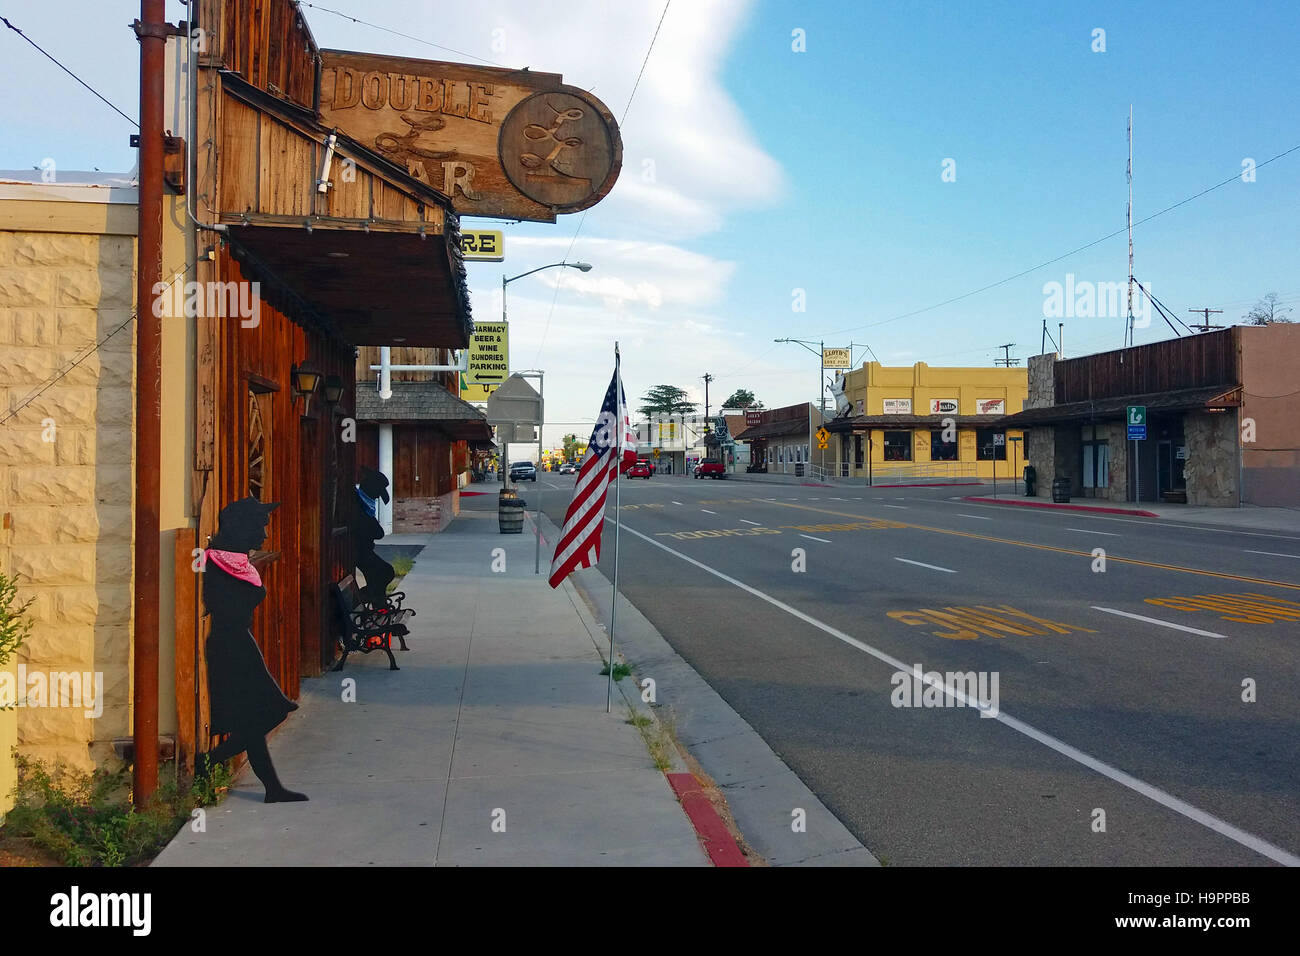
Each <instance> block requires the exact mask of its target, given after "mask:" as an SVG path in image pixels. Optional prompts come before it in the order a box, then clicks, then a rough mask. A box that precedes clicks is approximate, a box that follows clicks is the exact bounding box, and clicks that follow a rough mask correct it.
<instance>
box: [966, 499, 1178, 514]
mask: <svg viewBox="0 0 1300 956" xmlns="http://www.w3.org/2000/svg"><path fill="white" fill-rule="evenodd" d="M962 501H973V502H975V503H976V504H982V505H1009V506H1011V507H1013V508H1053V509H1055V510H1057V511H1094V512H1099V513H1101V514H1108V515H1136V516H1137V517H1139V518H1159V517H1160V515H1158V514H1156V513H1155V512H1154V511H1139V510H1137V509H1136V508H1103V507H1100V506H1097V505H1062V504H1056V503H1055V502H1050V501H1013V500H1007V499H1004V498H982V497H978V496H975V495H967V496H966V497H964V498H962Z"/></svg>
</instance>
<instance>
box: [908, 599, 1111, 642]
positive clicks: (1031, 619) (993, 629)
mask: <svg viewBox="0 0 1300 956" xmlns="http://www.w3.org/2000/svg"><path fill="white" fill-rule="evenodd" d="M886 616H887V617H890V618H892V619H893V620H895V621H901V622H902V623H904V624H907V625H908V626H910V627H918V626H920V625H923V624H941V625H946V626H948V627H951V628H952V630H951V631H931V632H930V633H931V634H933V635H934V636H935V637H944V638H947V639H948V640H950V641H973V640H975V639H977V638H978V637H979V636H980V635H981V634H983V635H984V636H986V637H998V638H1001V637H1005V636H1006V635H1008V634H1016V635H1019V636H1021V637H1028V636H1030V635H1039V636H1041V635H1044V634H1052V633H1055V634H1070V633H1072V632H1074V631H1079V632H1081V633H1084V634H1096V633H1097V632H1096V631H1095V630H1093V629H1092V628H1090V627H1080V626H1079V625H1077V624H1062V623H1061V622H1060V621H1052V620H1049V619H1047V618H1045V617H1036V616H1035V615H1033V614H1026V613H1025V612H1024V611H1020V610H1017V609H1016V608H1014V607H1011V606H1010V605H1008V604H1002V605H999V606H997V607H990V606H989V605H987V604H977V605H975V606H973V607H945V608H943V609H942V610H938V609H935V608H929V607H922V608H917V609H916V610H915V611H889V612H888V613H887V615H886Z"/></svg>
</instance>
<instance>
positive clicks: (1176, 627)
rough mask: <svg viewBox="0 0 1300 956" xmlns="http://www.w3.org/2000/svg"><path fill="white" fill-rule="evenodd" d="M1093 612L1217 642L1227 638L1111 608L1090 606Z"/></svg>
mask: <svg viewBox="0 0 1300 956" xmlns="http://www.w3.org/2000/svg"><path fill="white" fill-rule="evenodd" d="M1092 609H1093V610H1094V611H1105V612H1106V613H1107V614H1118V615H1119V616H1120V617H1131V618H1132V619H1133V620H1135V621H1146V623H1148V624H1158V625H1160V626H1161V627H1167V628H1171V629H1172V630H1175V631H1186V632H1187V633H1188V634H1200V635H1201V636H1202V637H1217V638H1218V639H1219V640H1224V639H1226V638H1227V636H1228V635H1227V634H1215V633H1214V632H1213V631H1202V630H1201V629H1200V628H1198V627H1188V626H1187V625H1185V624H1175V623H1173V622H1172V621H1162V620H1160V619H1159V618H1157V617H1143V616H1142V615H1141V614H1130V613H1129V612H1128V611H1118V610H1116V609H1115V608H1113V607H1098V606H1097V605H1095V604H1094V605H1092Z"/></svg>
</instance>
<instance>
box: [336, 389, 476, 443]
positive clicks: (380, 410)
mask: <svg viewBox="0 0 1300 956" xmlns="http://www.w3.org/2000/svg"><path fill="white" fill-rule="evenodd" d="M392 389H393V394H392V396H391V397H390V398H388V399H384V398H382V397H380V394H379V391H378V390H377V389H375V388H371V387H369V386H366V385H362V386H359V387H358V388H357V421H359V422H384V423H389V424H412V425H432V426H434V427H436V428H437V429H438V430H439V431H441V432H442V433H443V434H445V435H446V436H447V437H448V438H451V439H453V440H456V441H460V440H464V441H478V442H486V443H489V444H490V443H491V441H492V427H491V426H490V425H489V424H488V421H487V416H486V415H485V414H484V413H483V412H482V411H481V410H480V409H478V408H475V407H474V406H473V405H471V404H469V403H468V402H465V401H462V400H461V399H459V398H457V397H456V396H455V395H453V394H451V392H449V391H447V389H445V388H443V387H442V385H441V384H440V383H438V382H393V384H392Z"/></svg>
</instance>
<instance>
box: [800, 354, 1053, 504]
mask: <svg viewBox="0 0 1300 956" xmlns="http://www.w3.org/2000/svg"><path fill="white" fill-rule="evenodd" d="M1028 392H1029V374H1028V371H1027V370H1026V369H1023V368H931V367H930V366H928V365H926V364H925V363H924V362H917V363H916V364H915V365H913V366H899V367H886V366H883V365H881V364H880V363H879V362H867V363H864V364H863V366H862V367H861V368H858V369H854V370H853V371H851V372H849V373H848V374H847V375H846V376H845V380H844V399H845V400H847V403H848V407H847V409H846V410H845V411H844V412H843V413H842V414H841V415H840V416H839V417H837V418H835V419H834V420H833V421H829V422H827V423H826V429H827V431H829V432H831V437H830V448H831V449H833V450H834V454H835V468H836V470H835V472H834V473H835V474H838V475H839V476H840V477H843V478H867V477H870V478H871V479H872V481H873V482H878V481H882V480H883V481H902V480H905V479H908V478H917V479H920V480H927V479H949V480H951V479H960V478H969V479H971V480H975V479H980V478H989V479H991V478H993V477H994V476H995V469H996V476H997V477H999V478H1002V477H1011V476H1012V475H1013V474H1019V471H1020V469H1021V468H1023V466H1024V461H1025V455H1024V443H1023V441H1022V440H1021V439H1022V438H1023V433H1022V432H1020V431H1019V430H1015V429H1013V430H1011V431H1009V432H1004V431H1003V430H1002V429H999V428H997V427H996V426H997V423H998V421H999V420H1000V419H1001V418H1002V417H1003V416H1005V415H1010V414H1014V413H1016V412H1018V411H1020V410H1021V409H1022V408H1023V406H1024V402H1025V398H1026V396H1027V395H1028Z"/></svg>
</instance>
